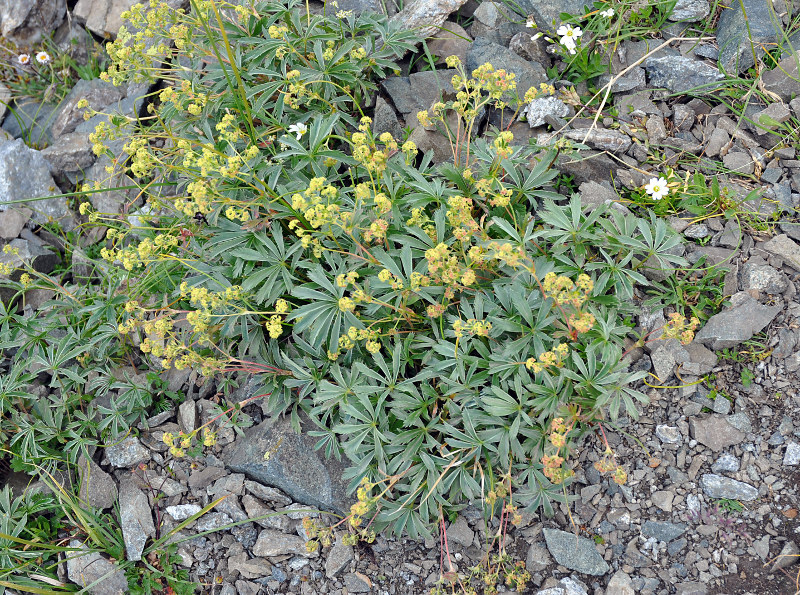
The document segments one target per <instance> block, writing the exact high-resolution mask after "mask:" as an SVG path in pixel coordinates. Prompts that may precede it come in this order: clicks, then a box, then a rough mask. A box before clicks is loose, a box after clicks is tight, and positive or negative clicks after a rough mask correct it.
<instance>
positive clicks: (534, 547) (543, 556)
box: [525, 543, 553, 573]
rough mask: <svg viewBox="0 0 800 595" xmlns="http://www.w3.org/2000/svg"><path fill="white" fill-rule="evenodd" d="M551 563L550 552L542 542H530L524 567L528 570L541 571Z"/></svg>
mask: <svg viewBox="0 0 800 595" xmlns="http://www.w3.org/2000/svg"><path fill="white" fill-rule="evenodd" d="M552 563H553V559H552V558H551V557H550V553H549V552H548V551H547V548H546V547H544V544H542V543H532V544H531V547H530V548H528V555H527V557H526V558H525V569H526V570H527V571H528V572H531V573H533V572H541V571H542V570H544V569H546V568H547V567H548V566H550V565H551V564H552Z"/></svg>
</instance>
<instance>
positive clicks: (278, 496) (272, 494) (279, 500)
mask: <svg viewBox="0 0 800 595" xmlns="http://www.w3.org/2000/svg"><path fill="white" fill-rule="evenodd" d="M244 487H245V489H246V490H247V491H248V492H250V493H251V494H253V495H254V496H255V497H256V498H258V499H259V500H263V501H264V502H270V503H272V504H276V505H278V506H288V505H289V504H291V503H292V501H291V499H289V498H287V497H286V496H284V495H283V493H282V492H281V491H280V490H276V489H275V488H271V487H269V486H265V485H264V484H262V483H258V482H257V481H250V480H249V479H246V480H245V482H244Z"/></svg>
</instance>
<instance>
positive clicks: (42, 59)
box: [36, 52, 50, 64]
mask: <svg viewBox="0 0 800 595" xmlns="http://www.w3.org/2000/svg"><path fill="white" fill-rule="evenodd" d="M36 61H37V62H38V63H39V64H47V63H48V62H50V54H48V53H47V52H37V53H36Z"/></svg>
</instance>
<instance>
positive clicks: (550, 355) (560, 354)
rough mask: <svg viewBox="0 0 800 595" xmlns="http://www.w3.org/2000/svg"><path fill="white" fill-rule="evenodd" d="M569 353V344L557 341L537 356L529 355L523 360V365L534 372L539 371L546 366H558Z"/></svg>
mask: <svg viewBox="0 0 800 595" xmlns="http://www.w3.org/2000/svg"><path fill="white" fill-rule="evenodd" d="M568 354H569V346H568V345H567V344H566V343H559V344H558V345H556V346H555V347H553V349H551V350H550V351H545V352H544V353H542V354H541V355H540V356H539V358H538V359H537V358H535V357H529V358H528V359H527V360H526V361H525V367H526V368H528V369H529V370H531V371H532V372H534V373H535V374H538V373H540V372H541V371H542V370H545V369H547V368H552V367H555V368H560V367H562V366H563V365H564V359H565V358H566V357H567V355H568Z"/></svg>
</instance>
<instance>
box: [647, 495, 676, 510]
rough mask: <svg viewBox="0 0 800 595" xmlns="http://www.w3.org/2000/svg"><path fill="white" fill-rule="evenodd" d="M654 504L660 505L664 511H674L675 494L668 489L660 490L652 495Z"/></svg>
mask: <svg viewBox="0 0 800 595" xmlns="http://www.w3.org/2000/svg"><path fill="white" fill-rule="evenodd" d="M650 499H651V500H652V501H653V504H655V505H656V506H658V507H659V508H660V509H661V510H663V511H664V512H672V501H673V500H674V499H675V494H674V493H672V492H670V491H668V490H659V491H657V492H653V493H652V494H651V495H650Z"/></svg>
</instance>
